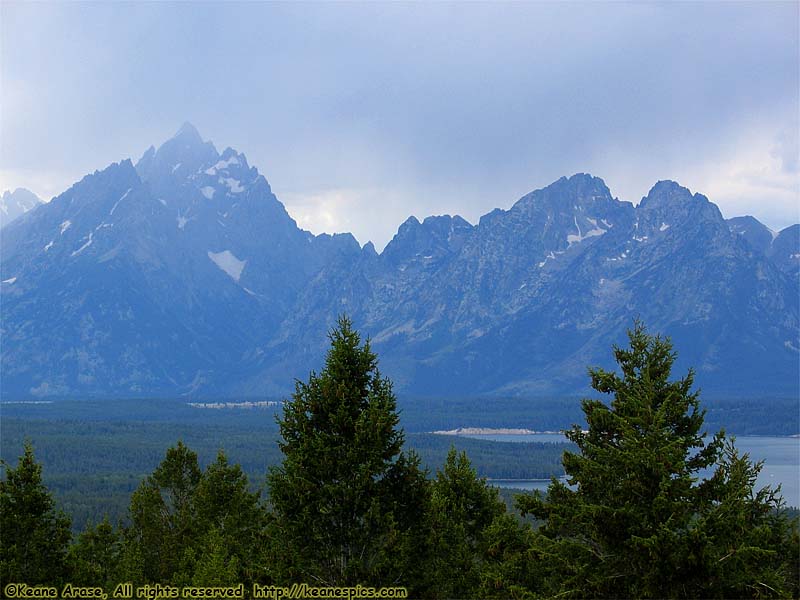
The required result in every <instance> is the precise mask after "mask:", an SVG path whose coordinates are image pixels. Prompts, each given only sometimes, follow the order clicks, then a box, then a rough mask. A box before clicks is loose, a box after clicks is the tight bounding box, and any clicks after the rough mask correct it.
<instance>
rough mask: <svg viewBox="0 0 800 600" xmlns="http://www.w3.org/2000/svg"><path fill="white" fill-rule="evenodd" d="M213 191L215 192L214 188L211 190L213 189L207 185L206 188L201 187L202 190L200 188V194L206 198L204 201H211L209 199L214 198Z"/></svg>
mask: <svg viewBox="0 0 800 600" xmlns="http://www.w3.org/2000/svg"><path fill="white" fill-rule="evenodd" d="M214 191H215V190H214V188H213V187H211V186H210V185H207V186H205V187H202V188H200V192H201V193H202V194H203V196H205V197H206V199H208V200H211V199H212V198H213V197H214Z"/></svg>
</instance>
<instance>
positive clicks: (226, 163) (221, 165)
mask: <svg viewBox="0 0 800 600" xmlns="http://www.w3.org/2000/svg"><path fill="white" fill-rule="evenodd" d="M238 164H239V159H238V158H237V157H236V156H231V157H230V158H229V159H228V160H220V161H219V162H217V164H215V165H214V166H213V167H209V168H208V169H206V171H205V173H206V175H216V174H217V171H223V170H225V169H227V168H228V167H230V166H231V165H238Z"/></svg>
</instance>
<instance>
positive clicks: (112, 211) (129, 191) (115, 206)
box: [108, 188, 133, 216]
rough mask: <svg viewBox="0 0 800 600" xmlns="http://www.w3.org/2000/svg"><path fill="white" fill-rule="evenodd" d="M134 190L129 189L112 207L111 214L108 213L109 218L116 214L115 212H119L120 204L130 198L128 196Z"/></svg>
mask: <svg viewBox="0 0 800 600" xmlns="http://www.w3.org/2000/svg"><path fill="white" fill-rule="evenodd" d="M132 189H133V188H128V191H127V192H125V193H124V194H122V197H121V198H120V199H119V200H117V202H116V203H115V204H114V206H112V207H111V212H109V213H108V215H109V216H111V215H113V214H114V211H115V210H117V207H118V206H119V203H120V202H122V201H123V200H125V198H127V197H128V194H130V193H131V190H132Z"/></svg>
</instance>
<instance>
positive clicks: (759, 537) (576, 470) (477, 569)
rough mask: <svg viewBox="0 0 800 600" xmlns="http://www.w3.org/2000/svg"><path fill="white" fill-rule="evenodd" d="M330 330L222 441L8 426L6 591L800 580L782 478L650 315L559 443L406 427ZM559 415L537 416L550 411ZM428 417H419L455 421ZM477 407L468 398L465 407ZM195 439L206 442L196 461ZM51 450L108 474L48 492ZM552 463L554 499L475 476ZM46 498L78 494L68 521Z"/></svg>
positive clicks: (169, 429)
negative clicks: (680, 366)
mask: <svg viewBox="0 0 800 600" xmlns="http://www.w3.org/2000/svg"><path fill="white" fill-rule="evenodd" d="M330 340H331V346H330V349H329V351H328V354H327V357H326V360H325V365H324V368H323V369H322V370H321V371H320V372H319V373H312V374H311V375H310V376H309V378H308V381H298V382H297V383H296V389H295V393H294V394H293V395H292V397H291V399H289V400H288V401H287V402H286V403H285V404H283V406H282V410H281V411H280V413H279V415H278V419H277V430H275V431H274V432H273V433H272V434H269V435H264V436H261V437H259V436H256V435H254V432H253V431H250V432H244V433H242V434H241V436H240V437H236V436H228V437H226V439H225V451H223V450H218V451H217V450H216V449H215V448H210V447H208V444H207V442H204V440H205V439H206V437H207V434H209V433H210V432H215V433H216V434H222V435H225V434H227V433H228V432H229V430H226V429H225V426H226V425H225V422H224V419H223V420H221V422H220V423H218V424H216V425H204V426H203V427H199V428H196V429H195V430H194V432H195V433H194V434H193V435H192V436H186V435H184V434H183V433H182V431H181V429H180V427H179V426H178V425H176V424H174V423H170V422H151V423H148V424H147V427H148V429H149V430H151V431H152V432H154V434H153V436H152V437H150V438H149V439H148V441H147V443H146V444H144V445H141V444H140V443H139V440H138V439H137V438H136V430H135V429H134V428H130V429H126V427H128V426H126V425H125V424H124V423H122V422H113V421H102V420H87V421H85V422H83V426H82V427H81V429H80V434H81V435H82V436H83V438H81V436H80V435H79V436H77V438H76V437H75V434H76V433H78V432H77V431H65V428H67V429H68V427H69V425H68V424H69V423H74V421H69V420H66V419H65V420H64V421H58V420H53V421H44V420H42V421H40V422H36V427H37V430H36V431H37V432H38V433H40V434H44V435H45V438H46V439H48V440H49V441H50V444H49V445H48V447H47V452H43V453H40V452H39V450H38V448H35V447H34V446H32V445H31V444H30V443H27V442H25V441H24V440H23V439H12V440H9V439H4V445H6V446H8V445H9V444H14V445H17V447H19V448H21V449H22V456H21V457H20V458H19V461H18V462H17V463H16V464H13V463H12V462H10V461H9V462H6V463H4V464H3V467H4V469H3V470H4V474H3V478H2V481H0V586H1V587H0V589H2V590H4V591H5V595H6V596H9V593H8V590H9V589H11V590H12V591H14V590H16V589H18V588H19V586H20V585H23V584H24V585H27V586H31V587H30V588H27V589H28V591H31V590H32V589H38V588H37V586H42V589H43V587H47V586H49V587H53V588H57V589H58V590H63V589H64V586H65V585H67V584H71V585H74V586H85V587H87V588H88V587H94V586H97V587H99V588H102V592H103V593H105V594H107V597H109V598H111V597H114V595H115V593H117V591H118V590H119V589H120V588H119V587H118V586H119V585H120V584H126V583H131V584H133V586H134V587H138V586H144V585H147V584H151V585H152V584H161V585H164V586H174V587H175V588H176V589H177V588H183V589H189V588H192V586H193V587H194V589H205V590H213V589H218V590H223V589H226V586H227V587H228V588H230V587H232V586H237V585H240V584H241V585H242V590H243V593H244V596H245V597H252V596H253V594H254V592H255V591H256V590H257V589H259V587H258V586H280V587H283V588H291V586H292V585H294V584H308V585H309V586H312V588H313V590H316V591H315V592H313V593H312V592H309V591H308V590H309V589H312V588H306V595H307V596H308V597H322V596H318V595H317V596H314V593H317V594H318V593H320V590H323V591H324V590H325V589H327V590H335V589H336V588H356V586H359V585H360V586H364V587H369V588H376V589H378V588H383V589H389V588H404V590H405V593H407V595H408V597H412V598H548V597H565V598H566V597H574V598H585V597H615V598H620V597H636V598H639V597H641V598H644V597H659V598H662V597H682V598H698V597H720V598H722V597H730V598H741V597H753V598H755V597H758V598H760V597H797V596H798V595H800V583H799V582H798V572H800V571H799V570H800V536H799V535H798V524H797V515H796V512H794V513H790V511H788V510H787V509H786V507H785V506H784V503H783V501H782V498H781V497H780V494H779V493H778V492H777V491H776V490H774V489H770V488H764V489H756V488H755V478H756V475H757V473H758V470H759V468H760V465H759V464H758V463H755V464H754V463H753V462H752V461H750V459H749V457H748V456H747V455H741V454H740V453H739V451H738V450H737V449H736V447H735V445H734V444H733V443H731V441H730V439H729V438H728V437H727V436H726V434H725V433H724V432H722V431H720V432H718V433H715V432H714V431H713V429H711V427H713V426H714V424H715V421H714V419H713V418H707V413H706V410H705V408H704V405H703V403H701V400H700V396H699V394H698V392H696V391H694V389H693V373H692V372H691V371H690V372H689V373H688V374H686V375H685V376H684V377H683V378H680V379H673V376H672V372H671V371H672V365H673V363H674V360H675V352H674V351H673V349H672V346H671V344H670V342H669V340H668V339H664V338H661V337H659V336H654V335H651V334H649V333H648V332H647V331H646V329H645V328H644V326H643V325H642V324H641V323H636V324H635V325H634V327H633V329H632V330H631V331H630V332H629V346H628V347H625V348H614V356H615V359H616V361H617V365H618V370H617V372H610V371H605V370H603V369H592V370H590V377H591V383H592V387H593V388H594V389H595V390H596V391H597V392H598V393H599V394H603V395H606V396H607V401H601V400H599V399H593V400H583V401H581V403H580V404H577V403H575V406H578V407H579V411H578V410H576V409H574V408H573V409H571V410H573V411H574V414H571V415H570V416H572V417H574V418H573V419H572V421H573V422H577V423H579V424H578V425H576V426H574V427H573V428H572V429H571V430H569V431H568V432H567V437H568V439H569V440H570V444H568V445H567V444H563V445H556V444H509V445H507V446H508V448H506V447H505V446H506V445H494V446H487V445H486V443H485V442H481V441H480V440H468V439H463V438H459V439H457V440H455V439H447V438H444V437H441V436H434V435H430V434H423V433H418V432H413V433H409V434H406V432H405V431H404V429H403V427H401V426H400V423H401V417H400V414H399V411H398V407H397V399H396V397H395V395H394V393H393V391H392V384H391V382H390V381H389V380H388V379H386V378H384V377H382V376H381V374H380V372H379V370H378V366H377V356H376V355H375V354H374V353H373V352H372V351H371V348H370V344H369V342H368V341H366V342H362V340H361V337H360V336H359V334H358V332H356V331H355V330H354V329H353V327H352V324H351V323H350V321H349V320H347V319H346V318H344V317H343V318H340V320H339V322H338V324H337V327H336V328H335V329H334V330H332V331H331V332H330ZM457 410H458V409H457V408H454V409H453V412H455V411H457ZM520 410H522V409H520ZM743 410H750V409H749V408H748V407H746V406H744V405H743ZM759 412H769V409H768V408H765V407H761V408H760V409H759ZM711 413H712V414H713V411H711ZM551 417H553V415H550V417H548V416H547V415H546V414H543V415H542V416H541V417H540V419H541V421H540V422H541V423H542V427H543V428H547V427H548V418H551ZM440 418H441V419H442V422H441V423H436V424H431V425H430V427H431V428H438V427H441V428H446V427H448V426H449V425H451V424H449V423H448V422H446V418H444V417H440ZM469 418H470V413H469V410H467V411H464V416H462V417H461V421H460V422H459V423H458V424H459V425H470V424H471V423H470V422H469ZM413 419H420V420H422V419H424V415H423V414H417V415H415V414H413V411H412V414H411V415H408V416H407V420H406V421H405V423H406V424H408V423H409V422H413ZM465 419H466V420H465ZM557 420H558V419H555V421H557ZM555 421H554V422H555ZM759 422H760V421H759V418H758V417H757V416H756V417H754V418H753V419H752V423H753V424H752V427H753V428H754V430H758V428H759V427H760V425H759ZM482 424H484V425H485V424H487V423H486V415H484V420H483V421H482ZM489 425H491V423H489ZM13 426H14V422H13V418H12V421H11V422H9V419H8V418H4V427H5V428H6V430H7V431H19V430H20V428H17V429H15V428H14V427H13ZM791 426H792V425H791V423H790V424H789V427H791ZM706 431H710V433H711V434H712V436H711V437H710V438H709V437H707V436H706ZM59 432H62V437H59ZM212 437H213V436H212ZM76 439H77V440H78V443H77V444H76V442H75V440H76ZM104 439H105V440H107V441H106V442H105V443H107V444H108V451H107V452H106V453H105V454H104V453H94V454H92V456H94V457H100V458H95V459H94V462H88V463H87V462H82V461H83V458H84V454H83V453H82V451H81V445H82V444H85V443H91V444H99V443H103V442H102V440H104ZM215 439H216V438H215ZM112 440H113V441H112ZM175 440H180V441H177V442H176V441H175ZM454 442H455V443H456V444H457V446H456V445H453V443H454ZM119 444H121V446H120V445H119ZM167 446H169V447H168V449H167V450H166V453H165V451H164V448H166V447H167ZM121 447H123V448H126V449H128V450H126V452H125V453H123V454H122V455H120V452H119V448H121ZM198 448H199V449H200V450H201V452H202V453H203V454H204V455H208V454H209V453H214V454H215V456H214V458H212V459H211V460H207V461H201V460H200V459H199V457H198V451H197V449H198ZM72 450H74V452H72ZM231 455H235V456H236V457H237V460H236V461H233V460H231V459H230V458H229V457H230V456H231ZM473 455H475V456H479V457H480V458H479V460H477V461H475V462H473V461H472V460H471V457H472V456H473ZM157 460H158V461H160V463H159V464H158V466H157V467H156V468H155V469H154V470H152V472H149V474H147V475H146V476H145V477H143V478H134V477H132V476H128V477H121V476H114V475H113V473H115V472H116V471H115V469H116V468H117V465H118V463H119V461H128V462H130V463H133V464H138V465H141V466H142V468H143V465H147V464H153V463H154V462H155V461H157ZM59 461H60V462H61V464H62V465H63V463H64V462H65V461H76V462H78V463H80V464H81V468H82V469H84V470H85V471H86V472H87V476H88V475H89V474H91V473H95V474H98V473H99V475H97V476H96V477H95V478H94V479H91V478H89V479H88V480H89V481H91V484H88V487H87V488H86V489H81V488H80V487H77V488H76V487H75V486H74V485H73V482H70V483H69V487H70V488H71V489H66V486H65V487H64V488H63V489H58V488H59V485H60V483H61V484H63V483H65V482H64V481H62V482H59V480H58V479H56V480H54V481H52V482H51V483H50V485H49V487H48V485H46V484H45V482H44V480H43V475H42V473H43V467H44V469H48V468H49V466H50V465H51V464H52V463H58V462H59ZM562 461H563V467H559V465H560V464H561V463H562ZM204 463H205V466H201V465H203V464H204ZM559 468H562V469H563V471H564V472H565V473H566V476H567V478H566V480H565V481H561V480H556V479H554V480H553V481H552V483H551V485H550V488H549V490H548V492H547V493H546V494H541V493H538V492H534V493H523V494H517V495H516V497H515V498H513V499H512V498H511V497H510V496H509V495H508V494H505V493H504V494H502V495H501V494H500V493H499V492H498V490H497V489H496V488H494V487H492V486H491V485H490V482H487V481H486V480H485V479H484V478H482V477H481V475H482V474H486V473H492V474H493V475H494V476H496V477H497V476H506V477H509V478H515V477H535V476H537V475H542V474H545V475H546V474H551V473H553V472H557V471H558V469H559ZM709 468H711V469H713V475H711V476H710V477H708V478H705V479H703V478H700V477H698V472H699V471H701V470H703V469H709ZM259 472H261V473H262V474H263V473H266V478H265V479H263V475H262V481H256V480H255V479H254V477H253V475H252V474H256V473H259ZM103 473H109V475H103ZM248 474H250V475H248ZM103 486H105V488H104V487H103ZM50 488H54V489H55V491H56V492H57V493H56V494H54V490H53V489H50ZM98 490H100V493H101V494H106V495H110V496H113V497H114V498H124V499H125V502H124V506H122V505H120V506H118V507H117V509H116V510H115V511H113V512H114V516H113V517H108V516H107V517H106V518H102V517H100V515H96V514H93V513H92V512H91V509H90V507H91V506H92V505H93V503H92V501H91V500H89V501H85V502H84V503H83V504H81V497H82V496H84V497H85V496H87V495H91V494H96V493H98ZM54 495H55V496H56V497H58V498H64V497H66V498H67V499H68V502H67V504H68V505H69V506H70V513H71V515H72V518H70V517H69V516H67V514H66V513H65V512H64V511H63V508H64V506H63V503H62V502H56V500H55V499H54ZM504 499H507V500H508V502H506V501H504ZM84 500H86V499H85V498H84ZM95 504H96V503H95ZM82 506H83V509H82V508H81V507H82ZM81 510H83V512H81ZM76 520H81V521H82V523H81V524H80V525H79V526H78V527H75V523H74V521H76ZM8 586H12V587H11V588H9V587H8ZM14 586H17V587H14ZM87 593H88V592H87ZM208 593H211V592H208ZM20 597H21V596H20ZM76 597H80V596H76ZM118 597H119V596H118ZM162 597H167V596H162ZM206 597H212V596H206ZM364 597H366V596H364ZM395 597H400V596H395Z"/></svg>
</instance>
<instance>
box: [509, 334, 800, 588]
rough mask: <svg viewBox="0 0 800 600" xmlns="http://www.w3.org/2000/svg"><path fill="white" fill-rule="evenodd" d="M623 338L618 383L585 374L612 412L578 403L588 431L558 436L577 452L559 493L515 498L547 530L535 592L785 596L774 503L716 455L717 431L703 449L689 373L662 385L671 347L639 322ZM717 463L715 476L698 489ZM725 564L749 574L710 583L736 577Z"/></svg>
mask: <svg viewBox="0 0 800 600" xmlns="http://www.w3.org/2000/svg"><path fill="white" fill-rule="evenodd" d="M628 337H629V340H630V346H629V348H619V347H615V348H614V355H615V357H616V360H617V363H618V365H619V370H620V372H621V373H620V374H617V373H614V372H609V371H605V370H603V369H592V370H590V375H591V380H592V387H594V389H596V390H597V391H599V392H602V393H605V394H610V395H612V396H613V398H612V400H611V402H610V405H606V404H604V403H603V402H601V401H599V400H584V401H583V411H584V413H585V414H586V421H587V424H588V431H583V430H582V429H581V428H580V427H578V426H575V427H574V428H573V429H572V430H571V431H568V432H567V437H568V438H569V439H570V440H571V441H573V442H574V443H575V444H576V445H577V446H578V449H579V452H578V453H572V452H565V454H564V469H565V471H566V474H567V476H568V485H565V484H563V483H561V482H557V481H554V482H553V483H552V484H551V486H550V488H549V490H548V494H547V497H546V499H545V498H543V497H542V496H541V495H539V494H535V495H528V496H523V497H520V499H519V500H518V506H519V508H520V509H521V510H522V511H523V512H524V513H529V514H532V515H534V516H536V517H537V518H540V519H543V520H544V521H545V524H544V526H543V527H542V528H541V529H540V530H539V533H540V535H538V536H537V537H536V554H537V555H538V556H540V557H541V559H542V563H541V564H542V566H543V567H544V568H546V569H549V571H550V573H549V577H546V582H545V583H546V585H545V589H544V590H542V591H543V592H544V593H545V594H547V595H549V594H552V595H559V596H563V597H638V598H645V597H650V598H652V597H723V596H730V595H735V596H737V597H742V596H763V595H773V594H778V595H780V594H786V593H789V592H788V590H789V588H788V587H787V586H790V584H789V582H788V581H787V580H786V579H781V577H782V575H781V573H783V574H785V573H786V569H784V568H783V567H782V566H781V559H780V558H779V557H776V552H775V551H776V550H777V548H779V547H787V544H789V543H790V537H791V536H790V531H789V528H788V526H787V525H786V522H785V521H783V520H781V519H780V518H778V519H775V518H773V515H774V514H775V511H776V509H778V508H779V503H778V502H777V499H776V496H775V495H774V494H772V493H769V492H761V493H755V492H754V491H753V485H754V482H755V473H757V467H754V466H753V465H752V464H750V463H749V462H748V461H747V460H746V457H745V458H744V459H743V458H742V457H738V456H736V455H735V454H733V453H732V451H730V450H729V451H728V453H727V454H725V453H723V447H724V446H723V445H724V441H725V439H724V434H723V433H718V434H717V435H715V436H714V437H713V438H711V439H710V440H709V441H708V442H707V441H706V439H705V433H704V432H703V431H702V427H703V420H704V414H705V411H704V410H702V409H701V408H700V402H699V397H698V393H697V392H694V391H692V385H693V373H692V371H689V373H688V374H687V376H686V377H684V378H682V379H679V380H677V381H672V380H670V373H671V370H672V365H673V363H674V361H675V357H676V355H675V353H674V352H673V350H672V345H671V343H670V341H669V340H668V339H663V338H661V337H659V336H655V337H654V336H651V335H648V333H647V331H646V330H645V328H644V326H643V325H642V324H641V323H639V322H637V323H636V325H635V326H634V329H633V330H632V331H629V332H628ZM715 463H718V469H717V473H716V475H714V476H713V477H711V478H709V479H705V480H703V479H701V477H700V473H701V471H702V470H703V469H706V468H710V467H712V466H713V465H714V464H715ZM737 539H738V540H741V541H743V543H737V542H736V540H737ZM779 540H780V543H778V541H779ZM781 545H783V546H781ZM742 552H745V553H746V555H741V553H742ZM737 553H739V554H740V555H741V558H742V561H741V562H737V560H736V559H734V557H735V556H736V555H737ZM759 558H760V559H762V560H764V562H763V563H762V564H763V568H762V567H759V563H758V560H759ZM732 559H733V560H732ZM728 561H732V562H731V563H730V564H731V565H737V564H738V565H740V566H741V567H745V566H746V567H747V569H746V571H743V572H742V573H740V575H738V576H737V577H736V579H735V580H734V579H732V578H729V580H728V581H726V577H720V576H719V575H720V574H721V573H727V575H728V576H730V575H732V574H733V571H730V570H729V569H728V568H727V566H726V565H724V563H726V562H728ZM734 571H735V569H734ZM795 575H796V574H795Z"/></svg>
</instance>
